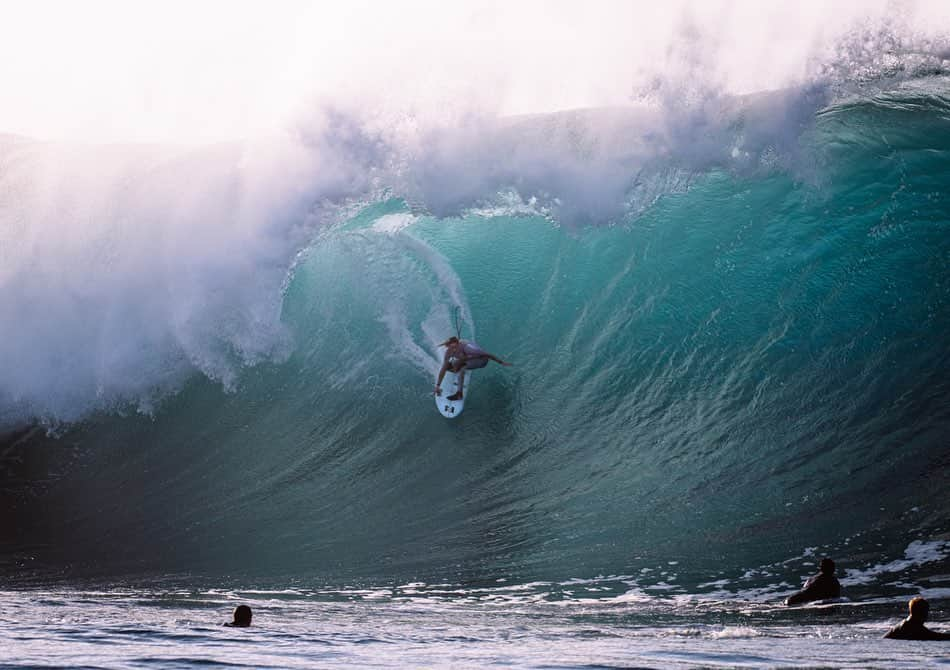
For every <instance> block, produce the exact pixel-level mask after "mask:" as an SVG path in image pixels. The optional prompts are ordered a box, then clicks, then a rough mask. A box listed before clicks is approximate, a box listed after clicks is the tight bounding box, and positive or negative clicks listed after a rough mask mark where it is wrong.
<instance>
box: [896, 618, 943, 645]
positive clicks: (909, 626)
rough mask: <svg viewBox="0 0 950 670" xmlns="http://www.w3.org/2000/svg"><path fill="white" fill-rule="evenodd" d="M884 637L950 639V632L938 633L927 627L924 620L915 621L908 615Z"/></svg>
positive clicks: (898, 638)
mask: <svg viewBox="0 0 950 670" xmlns="http://www.w3.org/2000/svg"><path fill="white" fill-rule="evenodd" d="M884 637H889V638H890V639H892V640H950V633H938V632H937V631H935V630H930V629H929V628H927V627H926V626H925V625H924V622H923V621H914V620H913V619H911V618H910V617H907V618H906V619H904V620H903V621H901V622H900V623H899V624H897V625H896V626H894V627H893V628H891V630H890V631H889V632H888V633H887V635H885V636H884Z"/></svg>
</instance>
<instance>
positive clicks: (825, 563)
mask: <svg viewBox="0 0 950 670" xmlns="http://www.w3.org/2000/svg"><path fill="white" fill-rule="evenodd" d="M818 570H819V571H821V572H827V573H828V574H829V575H830V574H833V573H834V571H835V562H834V561H833V560H831V559H830V558H823V559H821V562H820V563H819V564H818Z"/></svg>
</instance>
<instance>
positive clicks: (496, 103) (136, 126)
mask: <svg viewBox="0 0 950 670" xmlns="http://www.w3.org/2000/svg"><path fill="white" fill-rule="evenodd" d="M829 7H831V9H829ZM0 10H2V12H0V14H2V16H3V21H2V22H0V132H16V133H22V134H27V135H32V136H36V137H45V138H79V139H93V140H183V141H210V140H218V139H225V138H231V137H243V136H248V135H255V134H258V133H262V132H266V131H268V130H270V129H274V128H279V127H280V126H281V125H282V124H283V123H285V122H286V121H287V119H288V118H290V117H291V116H292V115H294V114H298V115H299V114H301V113H302V112H301V109H302V108H303V106H304V105H305V104H306V103H307V101H311V102H312V101H313V100H314V99H315V98H316V99H331V100H332V99H348V100H353V99H357V100H364V101H365V102H366V104H374V105H385V104H392V105H393V106H397V107H398V106H400V105H402V106H405V105H408V104H414V105H415V106H416V108H420V107H428V108H431V109H444V108H446V107H452V105H459V106H467V105H475V106H477V107H479V108H481V109H488V110H490V111H495V112H498V113H524V112H543V111H553V110H556V109H565V108H572V107H581V106H594V105H612V104H625V103H628V102H630V101H631V96H632V92H633V90H634V88H635V87H636V86H637V85H639V84H642V83H643V82H644V81H645V80H647V79H648V78H649V77H650V76H651V75H653V74H656V73H660V72H669V71H670V70H671V69H673V70H675V69H676V68H689V69H690V70H691V71H693V72H704V73H705V76H708V77H709V78H711V79H715V80H716V81H719V82H721V83H722V84H723V85H724V86H725V87H726V88H727V89H728V90H731V91H734V92H747V91H751V90H757V89H764V88H775V87H778V86H781V85H783V84H785V83H788V82H789V81H795V80H800V79H801V78H802V77H804V76H805V74H806V66H807V63H808V58H809V55H811V54H813V53H815V50H816V49H820V48H822V47H823V46H826V45H828V44H830V43H831V42H832V40H833V38H834V36H835V35H838V34H840V33H841V32H842V31H843V30H845V29H846V28H848V27H849V26H851V25H853V22H854V21H860V20H864V21H869V20H872V21H873V20H875V18H879V17H883V16H890V17H899V18H900V20H904V21H907V22H908V23H909V24H910V25H912V26H917V27H918V28H919V29H927V30H929V31H931V32H933V31H939V30H941V29H943V28H944V27H950V2H945V1H941V2H936V1H934V2H930V1H926V2H919V3H913V2H906V1H905V2H901V1H897V2H895V1H893V0H890V1H888V0H840V1H837V2H834V3H830V2H818V1H815V2H801V3H789V2H783V1H779V0H776V1H774V2H769V1H751V0H750V1H748V2H746V1H740V0H735V1H733V2H729V1H727V0H721V1H719V2H708V1H704V2H688V1H685V0H664V1H662V2H639V1H627V2H620V1H617V2H606V1H598V0H579V1H575V2H566V1H563V0H546V1H542V0H530V1H529V0H524V1H519V0H508V1H502V0H490V1H489V0H486V1H481V2H448V1H446V0H441V1H436V0H432V1H425V0H418V1H413V2H370V1H366V0H363V1H347V2H339V3H337V4H330V3H326V2H304V1H301V0H267V1H266V2H264V1H261V2H257V1H254V2H225V1H218V0H211V1H201V0H189V1H181V0H163V1H161V2H159V1H155V2H136V1H134V0H132V1H129V0H115V1H108V0H85V1H84V2H76V3H67V2H45V1H36V0H24V1H22V2H11V1H10V0H0ZM688 45H692V46H688Z"/></svg>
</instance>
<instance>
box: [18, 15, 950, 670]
mask: <svg viewBox="0 0 950 670" xmlns="http://www.w3.org/2000/svg"><path fill="white" fill-rule="evenodd" d="M496 9H497V8H496ZM562 9H563V8H560V9H552V10H551V12H552V13H553V14H557V12H558V11H561V10H562ZM595 9H597V11H600V10H603V12H604V15H605V16H611V15H612V14H611V12H614V11H615V10H616V11H618V12H621V10H619V9H616V8H613V7H606V6H604V7H600V6H599V5H598V6H597V8H595ZM930 9H932V8H931V7H930V6H928V5H925V4H924V5H921V6H920V8H919V10H918V14H917V16H918V17H919V16H924V17H926V16H927V11H928V10H930ZM381 11H382V10H381ZM387 11H388V10H387ZM499 11H502V10H500V9H499ZM625 11H630V10H629V8H628V10H625ZM695 11H700V10H698V9H697V10H695ZM775 11H776V12H777V10H775ZM803 11H804V10H803ZM621 13H622V12H621ZM687 13H688V12H687ZM473 16H474V17H475V18H478V16H481V18H480V19H478V20H487V19H485V18H484V16H482V15H480V14H479V15H477V16H476V15H475V14H473ZM475 18H473V19H472V21H473V22H474V23H473V25H474V26H475V28H477V27H478V25H481V24H477V21H475ZM509 18H512V17H510V16H509ZM786 18H787V17H786ZM382 20H383V19H380V21H382ZM934 22H935V23H939V22H937V21H934ZM425 25H428V24H425ZM519 25H520V24H519ZM675 25H676V26H678V27H677V29H676V30H677V31H678V32H676V36H675V37H674V38H671V39H672V41H671V42H670V46H669V49H668V51H667V56H668V58H667V60H666V61H664V62H663V63H659V64H651V65H649V67H647V66H646V65H644V66H643V67H644V68H646V69H647V72H646V74H645V75H643V73H640V75H638V78H637V79H636V86H633V87H628V88H627V90H628V93H626V94H625V95H627V97H628V98H629V100H628V102H627V103H623V104H620V103H617V101H616V100H614V99H606V98H605V99H603V100H597V101H596V102H603V103H604V104H583V105H579V106H570V105H567V106H566V107H565V108H562V109H555V110H550V109H549V110H542V111H537V110H530V109H520V108H517V105H515V107H516V108H515V109H513V110H498V109H493V108H490V107H486V106H485V105H484V104H483V101H473V100H472V99H470V98H466V97H465V96H464V95H461V94H459V95H458V96H457V95H456V94H458V89H456V88H451V87H449V86H448V84H445V83H444V82H443V83H442V84H439V86H442V87H443V88H444V89H445V90H448V91H449V93H450V94H451V95H450V97H451V100H450V101H448V102H447V101H446V100H445V99H444V98H440V99H438V100H433V99H431V98H427V97H426V96H417V95H416V93H417V90H416V89H413V90H412V91H411V92H409V93H406V94H405V95H404V96H403V97H400V96H397V95H395V94H393V93H392V91H391V90H390V89H380V90H381V91H382V92H380V91H377V92H376V94H374V96H370V97H367V96H366V95H363V94H362V93H361V94H360V95H354V94H353V91H354V89H357V90H358V89H359V88H360V81H359V80H355V81H352V80H350V81H347V83H346V84H345V85H344V84H339V83H338V82H335V83H334V86H338V88H332V87H331V88H332V92H331V93H330V94H329V95H328V94H326V93H321V94H319V95H316V94H312V91H310V90H309V89H306V90H301V96H302V98H303V100H304V102H303V103H302V104H301V105H298V106H297V107H296V108H295V109H294V113H293V115H292V116H291V118H290V120H289V121H288V120H287V119H283V120H282V124H281V126H280V131H279V132H270V133H260V134H252V135H249V136H246V137H243V138H241V139H233V138H232V139H220V138H212V139H211V140H210V141H203V142H194V141H169V140H168V139H166V138H148V139H142V138H132V139H128V138H126V139H114V138H109V139H101V138H95V137H93V138H87V137H66V136H56V133H53V132H50V136H49V137H43V136H42V133H40V132H27V128H26V126H17V125H16V123H15V122H14V121H15V118H14V117H13V116H9V117H3V116H2V115H0V120H4V119H7V122H8V124H9V126H10V127H8V128H0V132H2V133H4V134H0V324H2V338H0V370H2V371H3V372H2V375H0V510H2V512H0V520H2V522H0V621H2V624H3V625H2V626H0V641H2V642H0V664H3V665H4V667H66V666H69V667H90V668H91V667H142V666H152V667H193V666H199V665H222V666H223V665H246V666H249V667H329V666H335V665H340V664H349V665H359V666H381V667H382V666H402V667H483V666H485V665H505V666H511V667H697V666H699V667H881V668H884V667H888V668H893V667H921V666H924V665H930V664H933V665H943V664H946V663H947V662H948V661H947V659H948V658H950V655H948V649H950V648H948V647H947V645H946V643H943V644H941V643H923V642H920V643H906V642H898V641H892V640H883V639H881V637H882V636H883V634H884V633H885V632H886V631H887V630H888V629H889V628H890V627H891V626H892V625H894V624H895V623H897V621H898V620H899V619H900V618H902V617H903V616H904V615H905V610H906V603H907V601H908V599H909V598H910V597H912V596H915V595H923V596H924V597H926V598H927V599H928V600H929V601H930V603H931V618H932V621H931V622H930V623H931V624H932V625H933V627H934V628H936V629H938V630H946V629H947V628H948V627H950V525H948V523H950V522H948V519H950V487H948V486H947V482H948V467H950V451H948V441H947V435H950V340H948V335H947V334H948V333H950V270H948V267H950V266H948V261H950V242H948V239H950V237H948V234H950V200H948V197H950V196H948V190H947V184H950V60H948V54H950V43H948V42H947V41H946V34H947V33H940V32H939V30H938V28H939V25H938V26H936V27H934V26H930V27H931V28H932V29H933V30H931V31H930V32H929V33H926V32H922V31H921V30H919V29H915V28H912V27H911V26H910V25H909V23H905V22H902V21H899V20H892V21H883V22H879V23H875V22H873V21H871V20H868V21H865V22H863V23H862V22H861V21H856V22H854V23H849V24H848V26H849V27H848V29H847V30H845V31H843V32H841V33H839V34H835V35H834V37H833V39H830V40H829V41H827V43H825V44H823V50H822V51H821V52H820V54H818V55H815V54H812V55H811V56H810V60H809V61H808V62H807V64H806V67H805V68H804V72H805V74H804V75H802V76H798V77H797V78H794V80H793V79H789V80H787V81H783V82H781V85H778V86H772V87H763V86H758V87H753V89H754V90H749V91H736V90H731V89H730V87H729V86H728V85H727V84H726V82H725V81H724V79H725V77H724V76H723V77H720V76H718V75H717V71H716V70H715V68H714V65H715V63H713V62H709V61H706V60H705V57H706V56H710V57H715V58H718V59H719V61H716V62H726V61H728V57H729V47H728V44H726V43H725V41H724V40H723V41H717V40H715V39H713V37H714V36H715V34H716V29H715V28H714V27H710V24H709V23H708V17H707V23H702V22H700V23H698V24H696V23H693V22H691V21H690V20H687V19H682V20H681V22H680V23H676V24H675ZM265 28H266V25H263V26H262V30H264V29H265ZM475 28H473V30H475ZM542 28H543V26H542V27H540V28H538V29H539V30H541V29H542ZM366 29H367V31H368V37H367V36H365V35H364V36H363V37H364V39H367V40H368V39H370V38H372V39H376V37H378V35H377V33H376V32H374V28H373V27H372V25H370V26H367V27H366ZM496 29H497V30H501V28H498V27H496ZM584 29H585V28H584V26H583V25H581V26H580V27H579V28H578V30H579V31H583V30H584ZM603 29H604V30H605V31H606V30H607V29H606V28H605V27H604V28H603ZM420 30H421V28H420ZM486 30H487V29H486ZM722 30H725V29H724V28H723V29H722ZM617 32H618V34H622V33H623V31H622V30H619V29H618V31H617ZM242 35H243V33H242ZM604 35H608V37H609V34H608V32H605V33H604ZM711 35H712V36H713V37H710V36H711ZM720 37H721V36H720ZM183 39H184V38H183ZM242 39H243V38H242ZM551 39H552V43H559V42H558V40H559V39H560V38H558V37H557V34H552V36H551ZM605 39H607V37H605ZM710 43H712V44H713V45H714V46H715V48H714V49H712V50H710V47H709V45H710ZM539 44H540V43H539ZM535 46H536V48H538V49H541V48H542V46H538V45H535ZM130 48H132V47H131V46H130ZM670 54H673V55H672V56H670ZM502 55H504V54H501V55H497V56H496V57H497V58H499V59H501V58H502ZM451 56H452V54H447V55H446V58H447V59H451ZM552 57H553V56H552ZM209 58H211V56H209ZM353 58H355V56H353ZM539 60H540V59H539ZM621 60H622V59H621ZM525 62H528V63H531V62H534V61H530V60H527V61H525ZM582 64H583V63H582ZM452 66H453V67H456V66H457V63H454V62H453V63H452ZM512 67H514V65H513V66H512ZM519 67H527V65H524V64H522V65H519ZM540 67H541V68H542V71H545V72H547V71H549V70H550V71H555V70H558V68H559V67H560V68H562V69H563V71H564V76H565V78H566V81H570V77H571V72H570V70H569V69H566V66H564V64H563V63H561V65H560V66H559V65H558V63H557V62H555V61H551V62H548V63H546V64H543V63H542V65H541V66H540ZM650 68H653V69H652V70H651V69H650ZM480 72H481V71H479V70H472V73H471V77H472V80H473V81H474V82H475V83H476V84H477V85H478V86H482V85H483V83H484V82H483V80H482V79H479V78H478V76H476V75H478V74H479V73H480ZM620 72H624V73H627V74H629V72H627V70H624V69H622V68H621V69H610V70H609V72H607V73H606V74H604V73H600V74H594V73H591V77H592V78H594V79H596V77H598V76H608V75H609V77H611V78H615V79H616V78H619V77H620V74H619V73H620ZM3 74H4V71H3V70H0V75H3ZM482 74H483V73H482ZM641 75H642V76H641ZM248 76H250V75H248ZM288 77H289V75H288ZM285 83H286V82H285ZM616 83H617V86H618V87H621V86H622V85H626V84H628V83H629V82H628V81H627V80H626V79H618V80H617V82H616ZM291 84H292V85H293V86H298V85H300V86H302V85H301V84H300V82H296V81H294V82H291ZM303 88H306V87H303ZM437 88H438V87H437ZM440 90H443V89H440ZM275 91H276V89H275ZM630 91H632V92H630ZM311 94H312V95H311ZM275 96H276V92H275ZM519 99H520V98H519ZM368 101H371V103H372V104H368ZM584 102H585V103H586V102H588V101H586V100H585V101H584ZM196 104H197V103H196ZM275 105H276V102H275ZM82 111H83V110H82V107H81V104H78V105H77V108H76V113H77V114H81V113H82ZM248 114H250V112H248ZM33 116H36V115H35V114H34V115H33ZM30 118H33V117H30ZM227 118H229V117H226V116H222V121H221V123H222V125H225V122H226V120H227ZM50 128H52V126H50ZM143 128H144V126H143ZM176 132H177V131H176ZM457 326H458V327H460V329H461V333H462V335H463V337H466V338H470V339H477V340H478V342H479V344H481V345H482V346H483V347H484V348H485V349H487V350H489V351H491V352H492V353H494V354H496V355H498V356H500V357H502V358H504V359H506V360H509V361H512V362H513V363H514V366H513V367H511V368H502V367H500V366H489V367H488V368H485V369H484V370H478V371H476V372H475V373H473V374H474V378H473V381H472V386H471V389H470V392H469V393H468V394H467V395H466V406H465V412H464V414H463V415H462V416H460V417H458V418H457V419H454V420H452V421H446V420H444V419H443V418H442V417H440V416H439V415H438V413H437V412H435V411H434V408H433V406H432V387H433V381H434V379H435V375H436V373H437V372H438V369H439V366H440V365H441V357H440V356H441V354H440V352H439V348H438V343H439V342H442V341H443V340H444V339H446V338H447V337H448V336H450V335H452V334H454V333H455V330H456V327H457ZM826 556H828V557H832V558H834V560H835V561H836V562H837V564H838V577H839V579H840V580H841V582H842V586H843V589H844V593H843V595H844V596H845V598H844V599H843V601H841V602H837V603H832V604H825V605H818V606H809V607H804V608H787V607H785V606H784V605H783V604H782V601H783V599H784V598H785V597H787V596H788V595H790V594H791V593H792V592H794V591H796V590H797V589H798V588H799V587H800V585H801V582H802V581H803V580H804V579H805V578H807V577H808V576H810V575H811V574H814V572H816V571H817V564H818V561H819V560H820V559H821V558H822V557H826ZM242 603H243V604H249V605H251V607H252V608H253V611H254V616H255V619H254V626H252V627H251V628H249V629H246V630H241V629H234V628H225V627H223V626H221V625H220V624H222V623H224V622H225V621H226V620H228V618H229V617H230V613H231V610H233V608H234V606H235V605H237V604H242Z"/></svg>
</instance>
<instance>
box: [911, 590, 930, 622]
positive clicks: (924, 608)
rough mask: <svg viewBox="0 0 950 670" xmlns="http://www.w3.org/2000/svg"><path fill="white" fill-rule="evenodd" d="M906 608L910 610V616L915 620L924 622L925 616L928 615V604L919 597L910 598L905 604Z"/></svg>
mask: <svg viewBox="0 0 950 670" xmlns="http://www.w3.org/2000/svg"><path fill="white" fill-rule="evenodd" d="M907 607H908V609H910V615H911V616H912V617H914V618H915V619H921V620H922V621H926V620H927V615H928V614H930V603H928V602H927V601H926V600H924V599H923V598H921V597H920V596H917V597H916V598H911V599H910V602H909V603H907Z"/></svg>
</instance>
